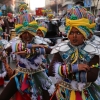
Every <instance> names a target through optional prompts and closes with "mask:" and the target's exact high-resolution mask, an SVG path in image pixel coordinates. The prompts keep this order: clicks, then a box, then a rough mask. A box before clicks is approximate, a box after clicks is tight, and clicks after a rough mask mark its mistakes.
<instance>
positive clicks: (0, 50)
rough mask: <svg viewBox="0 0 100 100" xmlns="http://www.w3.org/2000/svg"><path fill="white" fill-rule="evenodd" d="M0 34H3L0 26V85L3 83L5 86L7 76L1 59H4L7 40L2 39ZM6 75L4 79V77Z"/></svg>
mask: <svg viewBox="0 0 100 100" xmlns="http://www.w3.org/2000/svg"><path fill="white" fill-rule="evenodd" d="M2 34H3V30H2V28H1V27H0V85H4V86H6V84H7V83H8V78H7V76H6V75H7V71H6V69H5V66H4V64H3V62H2V59H3V58H5V59H6V53H5V51H4V45H5V44H7V43H8V42H7V41H6V40H4V39H2ZM5 77H6V79H5Z"/></svg>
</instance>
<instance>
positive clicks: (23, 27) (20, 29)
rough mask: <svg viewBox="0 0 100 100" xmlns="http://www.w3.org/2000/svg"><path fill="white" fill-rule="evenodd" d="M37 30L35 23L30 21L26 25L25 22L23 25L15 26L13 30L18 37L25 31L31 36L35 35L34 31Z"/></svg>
mask: <svg viewBox="0 0 100 100" xmlns="http://www.w3.org/2000/svg"><path fill="white" fill-rule="evenodd" d="M37 28H38V25H37V22H36V21H32V22H31V23H28V22H27V21H25V22H23V24H17V25H15V30H16V33H17V34H18V35H21V34H23V33H24V32H25V31H27V32H29V33H30V34H32V35H34V36H35V35H36V30H37Z"/></svg>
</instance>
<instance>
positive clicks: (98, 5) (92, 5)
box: [62, 0, 100, 15]
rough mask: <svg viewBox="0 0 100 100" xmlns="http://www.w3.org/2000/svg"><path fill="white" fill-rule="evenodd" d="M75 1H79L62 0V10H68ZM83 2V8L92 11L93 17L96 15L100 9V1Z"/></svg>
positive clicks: (89, 0) (85, 0)
mask: <svg viewBox="0 0 100 100" xmlns="http://www.w3.org/2000/svg"><path fill="white" fill-rule="evenodd" d="M77 1H79V0H63V4H62V7H64V9H70V8H71V7H72V6H73V5H74V4H75V2H77ZM81 1H82V0H81ZM83 1H84V2H85V3H84V6H85V7H86V8H87V9H88V10H90V11H92V12H93V13H94V14H95V15H96V14H97V13H98V11H99V9H100V0H83Z"/></svg>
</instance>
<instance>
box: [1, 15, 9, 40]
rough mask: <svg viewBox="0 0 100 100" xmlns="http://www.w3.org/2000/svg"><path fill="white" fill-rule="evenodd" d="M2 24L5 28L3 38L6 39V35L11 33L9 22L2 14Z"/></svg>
mask: <svg viewBox="0 0 100 100" xmlns="http://www.w3.org/2000/svg"><path fill="white" fill-rule="evenodd" d="M0 26H1V27H2V29H3V38H4V39H5V37H6V36H8V34H9V24H8V22H7V19H6V18H5V17H4V18H3V17H2V16H0Z"/></svg>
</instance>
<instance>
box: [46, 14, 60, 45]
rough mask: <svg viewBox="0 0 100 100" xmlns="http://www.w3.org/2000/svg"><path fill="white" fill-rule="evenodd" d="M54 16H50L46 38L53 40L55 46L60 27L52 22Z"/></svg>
mask: <svg viewBox="0 0 100 100" xmlns="http://www.w3.org/2000/svg"><path fill="white" fill-rule="evenodd" d="M53 17H54V16H53V14H48V23H47V26H48V30H47V34H46V35H45V37H46V38H51V39H50V40H51V41H52V42H53V45H55V43H56V39H55V37H57V36H58V32H59V31H58V25H57V22H56V21H52V19H53Z"/></svg>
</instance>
